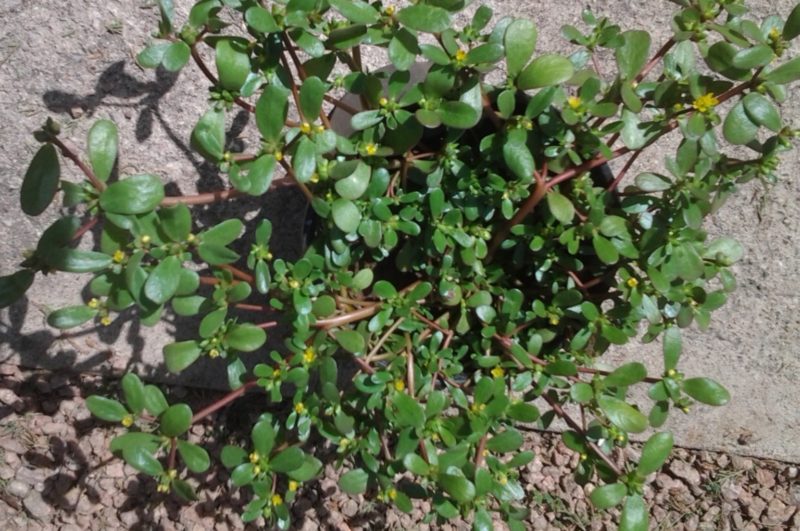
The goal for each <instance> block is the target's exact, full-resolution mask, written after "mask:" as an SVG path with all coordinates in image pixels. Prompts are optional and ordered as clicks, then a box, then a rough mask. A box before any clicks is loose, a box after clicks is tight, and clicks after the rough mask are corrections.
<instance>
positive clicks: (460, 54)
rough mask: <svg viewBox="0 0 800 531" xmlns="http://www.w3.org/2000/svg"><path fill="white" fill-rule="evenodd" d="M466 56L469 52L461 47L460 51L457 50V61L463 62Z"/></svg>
mask: <svg viewBox="0 0 800 531" xmlns="http://www.w3.org/2000/svg"><path fill="white" fill-rule="evenodd" d="M466 58H467V52H465V51H464V50H462V49H461V48H459V49H458V51H457V52H456V62H457V63H463V62H464V59H466Z"/></svg>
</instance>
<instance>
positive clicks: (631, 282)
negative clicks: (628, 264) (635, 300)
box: [625, 277, 639, 288]
mask: <svg viewBox="0 0 800 531" xmlns="http://www.w3.org/2000/svg"><path fill="white" fill-rule="evenodd" d="M625 283H626V284H627V285H628V287H629V288H635V287H636V286H638V285H639V281H638V280H636V279H635V278H633V277H631V278H629V279H628V281H627V282H625Z"/></svg>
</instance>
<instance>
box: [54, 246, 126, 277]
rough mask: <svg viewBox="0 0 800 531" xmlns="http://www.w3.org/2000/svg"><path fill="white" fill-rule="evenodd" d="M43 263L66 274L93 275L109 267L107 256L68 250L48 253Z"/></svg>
mask: <svg viewBox="0 0 800 531" xmlns="http://www.w3.org/2000/svg"><path fill="white" fill-rule="evenodd" d="M45 261H46V262H47V265H49V266H50V267H52V268H53V269H55V270H57V271H66V272H67V273H93V272H95V271H102V270H103V269H106V268H107V267H108V266H110V265H111V257H110V256H108V255H107V254H103V253H96V252H94V251H81V250H80V249H68V248H63V249H55V250H53V251H51V252H49V253H48V254H47V257H46V260H45Z"/></svg>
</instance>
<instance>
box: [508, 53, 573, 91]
mask: <svg viewBox="0 0 800 531" xmlns="http://www.w3.org/2000/svg"><path fill="white" fill-rule="evenodd" d="M573 72H574V69H573V66H572V62H571V61H570V60H569V59H567V58H566V57H562V56H560V55H541V56H539V57H537V58H536V59H534V60H533V61H531V63H530V64H529V65H528V66H526V67H525V69H524V70H523V71H522V72H520V74H519V76H517V87H519V88H520V89H521V90H529V89H534V88H541V87H549V86H551V85H558V84H560V83H563V82H564V81H567V80H568V79H570V78H571V77H572V74H573Z"/></svg>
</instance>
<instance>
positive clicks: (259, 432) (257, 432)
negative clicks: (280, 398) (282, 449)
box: [251, 419, 276, 456]
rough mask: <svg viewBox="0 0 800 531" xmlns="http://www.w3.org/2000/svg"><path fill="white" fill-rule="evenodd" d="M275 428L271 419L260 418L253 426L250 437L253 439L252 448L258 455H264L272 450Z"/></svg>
mask: <svg viewBox="0 0 800 531" xmlns="http://www.w3.org/2000/svg"><path fill="white" fill-rule="evenodd" d="M275 436H276V433H275V428H274V427H273V426H272V420H270V419H265V420H261V421H259V422H257V423H256V425H255V426H253V431H252V434H251V438H252V439H253V448H254V449H255V451H256V452H258V453H259V455H262V456H266V455H269V453H270V452H271V451H272V447H273V446H274V444H275Z"/></svg>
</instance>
